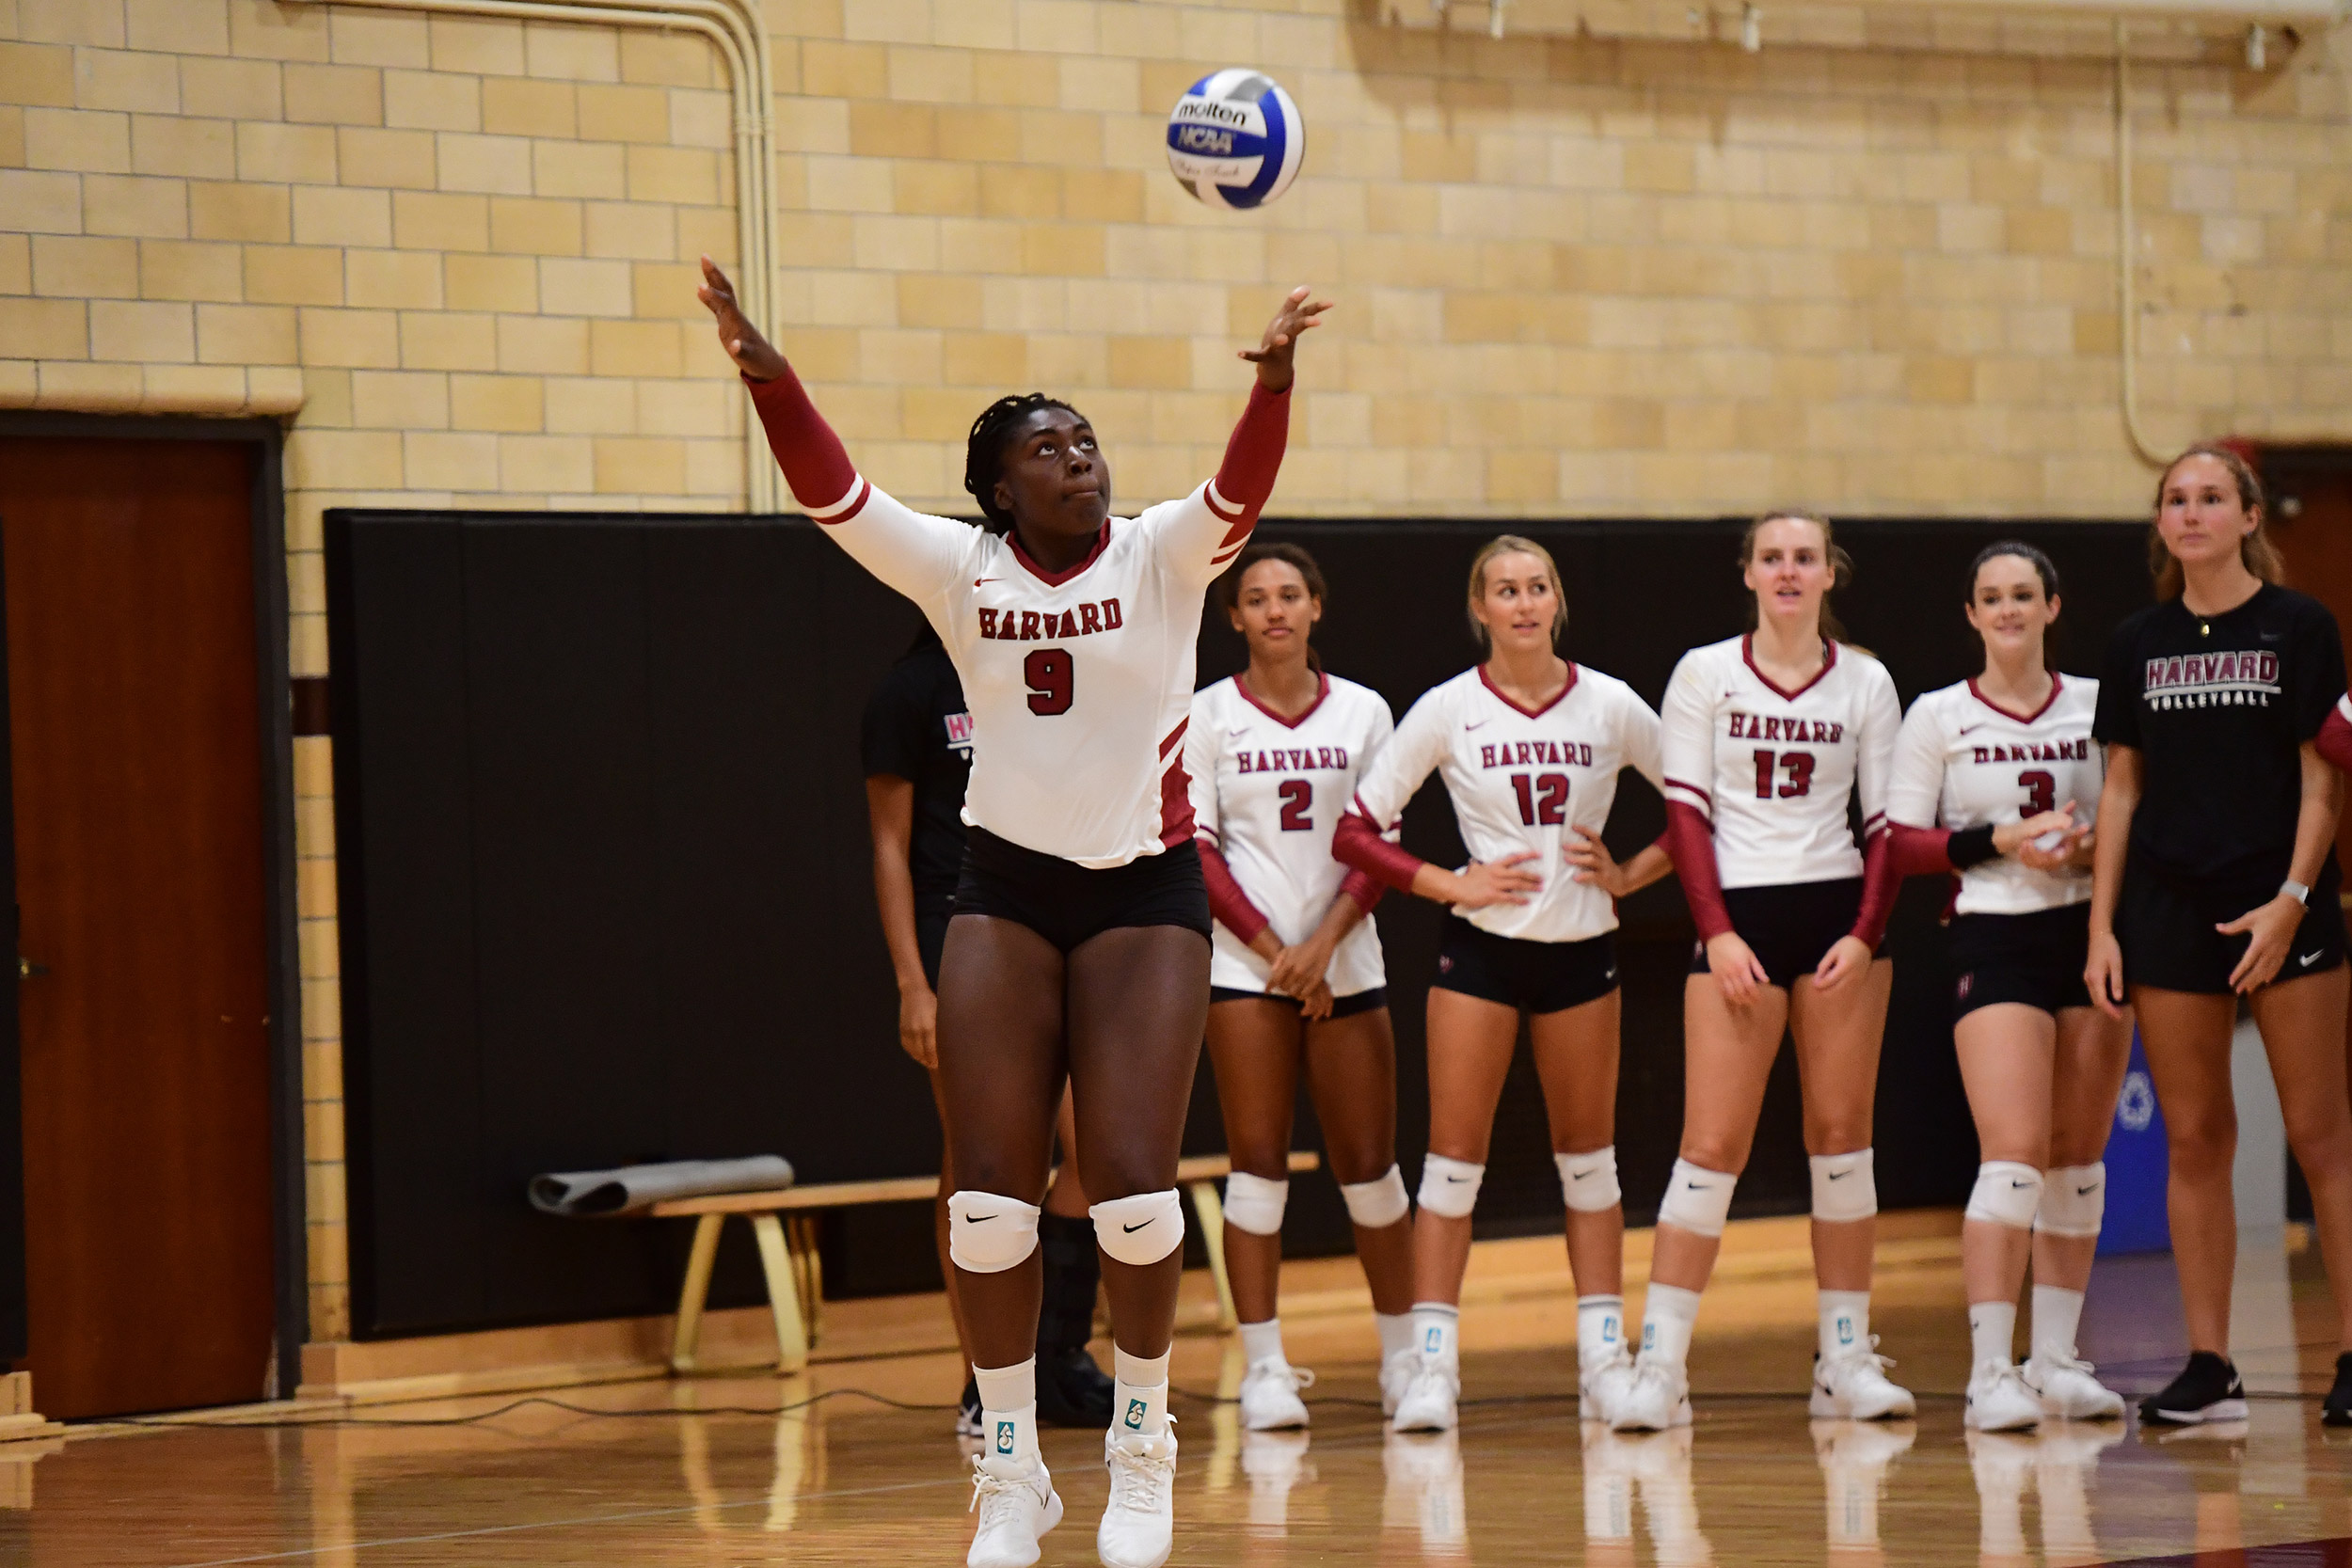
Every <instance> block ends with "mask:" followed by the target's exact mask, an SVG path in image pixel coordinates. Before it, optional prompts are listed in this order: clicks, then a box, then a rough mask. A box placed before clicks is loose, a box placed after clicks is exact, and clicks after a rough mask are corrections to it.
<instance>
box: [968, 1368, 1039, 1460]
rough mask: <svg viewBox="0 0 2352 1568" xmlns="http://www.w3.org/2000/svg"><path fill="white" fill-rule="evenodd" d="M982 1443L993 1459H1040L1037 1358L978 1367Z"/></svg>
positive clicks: (975, 1376) (975, 1373)
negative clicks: (1008, 1365)
mask: <svg viewBox="0 0 2352 1568" xmlns="http://www.w3.org/2000/svg"><path fill="white" fill-rule="evenodd" d="M972 1381H973V1382H974V1383H976V1384H977V1385H979V1390H980V1413H981V1414H980V1432H981V1440H982V1441H983V1442H985V1443H986V1444H987V1446H988V1456H989V1457H990V1458H991V1459H1009V1460H1013V1461H1015V1462H1017V1463H1022V1464H1034V1463H1036V1460H1037V1357H1036V1356H1034V1355H1032V1356H1030V1357H1029V1358H1028V1359H1027V1360H1026V1361H1024V1362H1022V1363H1021V1364H1020V1365H1018V1366H1013V1367H975V1368H973V1369H972Z"/></svg>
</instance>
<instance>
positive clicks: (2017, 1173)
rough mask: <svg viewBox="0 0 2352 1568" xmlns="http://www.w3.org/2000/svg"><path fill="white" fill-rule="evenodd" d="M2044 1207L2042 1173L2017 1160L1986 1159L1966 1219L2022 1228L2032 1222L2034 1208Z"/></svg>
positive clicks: (1980, 1170)
mask: <svg viewBox="0 0 2352 1568" xmlns="http://www.w3.org/2000/svg"><path fill="white" fill-rule="evenodd" d="M2041 1207H2042V1173H2041V1172H2040V1171H2038V1170H2036V1169H2034V1168H2033V1167H2032V1166H2031V1165H2027V1164H2019V1163H2018V1162H2017V1161H2015V1160H1987V1161H1986V1162H1985V1163H1984V1164H1981V1165H1979V1166H1978V1167H1977V1185H1976V1188H1975V1190H1973V1191H1972V1192H1970V1193H1969V1195H1968V1212H1967V1216H1966V1217H1967V1218H1969V1219H1972V1220H1991V1221H1992V1222H1993V1223H1994V1225H2006V1226H2009V1227H2012V1228H2014V1229H2018V1230H2023V1229H2025V1228H2026V1227H2027V1226H2029V1225H2031V1224H2033V1216H2034V1211H2035V1210H2037V1209H2039V1208H2041Z"/></svg>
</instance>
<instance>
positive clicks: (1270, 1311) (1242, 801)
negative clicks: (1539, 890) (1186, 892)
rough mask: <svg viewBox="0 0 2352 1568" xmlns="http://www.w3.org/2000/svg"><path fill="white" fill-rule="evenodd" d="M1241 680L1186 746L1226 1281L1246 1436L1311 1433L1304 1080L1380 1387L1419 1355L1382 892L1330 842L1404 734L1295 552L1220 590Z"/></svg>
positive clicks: (1301, 553)
mask: <svg viewBox="0 0 2352 1568" xmlns="http://www.w3.org/2000/svg"><path fill="white" fill-rule="evenodd" d="M1224 587H1225V599H1226V605H1225V609H1226V613H1227V614H1228V615H1229V616H1230V617H1231V618H1232V623H1233V628H1234V629H1235V630H1236V631H1238V632H1240V633H1241V634H1242V636H1243V638H1244V639H1245V640H1247V641H1248V644H1249V668H1248V670H1247V671H1245V672H1244V673H1241V674H1238V675H1235V676H1233V677H1232V679H1230V680H1221V681H1218V682H1216V684H1215V685H1213V686H1209V687H1205V688H1203V689H1201V690H1200V692H1199V693H1197V694H1196V695H1195V696H1194V697H1193V699H1192V727H1191V728H1190V729H1188V730H1186V731H1185V732H1184V770H1185V771H1186V772H1187V773H1189V774H1190V775H1191V776H1192V807H1193V819H1194V823H1195V828H1196V832H1198V833H1199V834H1200V839H1199V843H1200V865H1201V870H1202V871H1203V872H1204V873H1205V874H1206V876H1207V878H1208V883H1209V908H1210V910H1211V911H1212V912H1213V913H1215V915H1216V932H1215V933H1214V935H1213V938H1212V941H1213V942H1214V944H1215V947H1214V952H1213V954H1212V956H1211V958H1210V960H1209V980H1210V985H1211V990H1210V992H1209V1059H1210V1061H1211V1062H1212V1063H1214V1064H1215V1065H1216V1096H1217V1102H1218V1105H1219V1106H1220V1107H1221V1108H1222V1110H1223V1111H1224V1114H1225V1147H1226V1148H1227V1149H1228V1150H1230V1151H1231V1152H1232V1160H1233V1172H1232V1175H1231V1176H1229V1177H1227V1178H1226V1179H1225V1266H1226V1269H1227V1272H1228V1274H1229V1275H1230V1276H1231V1278H1232V1287H1233V1307H1234V1310H1235V1312H1236V1313H1237V1314H1238V1315H1239V1317H1240V1320H1241V1341H1242V1350H1243V1354H1245V1355H1246V1356H1247V1357H1248V1370H1246V1371H1245V1372H1244V1373H1243V1374H1242V1380H1241V1423H1242V1425H1243V1426H1244V1427H1245V1428H1248V1430H1250V1431H1253V1432H1263V1431H1268V1430H1272V1429H1276V1428H1281V1427H1301V1426H1305V1425H1306V1424H1307V1407H1306V1405H1305V1404H1304V1403H1303V1402H1300V1400H1299V1398H1298V1390H1299V1389H1300V1387H1302V1386H1304V1385H1305V1383H1306V1381H1307V1379H1306V1377H1305V1375H1304V1374H1301V1373H1297V1372H1295V1371H1293V1370H1292V1369H1291V1365H1290V1360H1289V1358H1288V1357H1287V1356H1285V1355H1284V1354H1282V1324H1281V1322H1280V1320H1279V1319H1278V1318H1277V1317H1276V1316H1275V1295H1276V1285H1277V1282H1278V1280H1279V1276H1280V1273H1281V1267H1282V1211H1283V1207H1284V1206H1285V1205H1286V1204H1287V1203H1288V1202H1289V1199H1290V1180H1289V1164H1288V1162H1289V1155H1290V1144H1291V1111H1292V1107H1293V1106H1295V1104H1296V1103H1297V1101H1298V1077H1299V1071H1300V1069H1301V1067H1302V1066H1303V1067H1304V1069H1305V1070H1306V1074H1307V1080H1308V1083H1309V1085H1311V1088H1312V1090H1313V1092H1314V1097H1315V1117H1316V1119H1317V1120H1318V1121H1320V1122H1321V1123H1322V1126H1323V1137H1324V1148H1325V1150H1326V1153H1327V1158H1328V1159H1329V1160H1330V1162H1331V1173H1332V1175H1334V1176H1335V1177H1337V1178H1338V1179H1339V1182H1340V1196H1341V1197H1342V1198H1343V1199H1344V1200H1345V1201H1346V1204H1347V1214H1348V1218H1349V1219H1351V1220H1353V1221H1354V1222H1355V1227H1356V1254H1357V1256H1358V1257H1359V1259H1362V1261H1363V1265H1364V1278H1365V1281H1366V1283H1368V1284H1369V1285H1370V1286H1371V1287H1372V1308H1373V1312H1374V1315H1375V1321H1376V1323H1378V1325H1379V1332H1380V1351H1381V1382H1382V1387H1383V1388H1384V1389H1387V1388H1389V1387H1390V1386H1391V1382H1392V1381H1393V1380H1395V1379H1396V1378H1397V1377H1398V1376H1399V1375H1400V1374H1399V1373H1398V1372H1397V1370H1396V1369H1398V1368H1400V1367H1401V1366H1402V1365H1403V1363H1404V1361H1405V1359H1406V1357H1408V1356H1409V1355H1410V1354H1411V1347H1412V1320H1411V1318H1410V1317H1409V1316H1407V1308H1408V1307H1410V1306H1411V1304H1412V1289H1413V1281H1412V1271H1413V1241H1412V1230H1411V1227H1409V1226H1408V1225H1407V1224H1406V1215H1407V1213H1408V1212H1409V1211H1410V1208H1411V1205H1410V1204H1409V1203H1408V1202H1407V1201H1406V1196H1405V1180H1404V1178H1403V1177H1402V1176H1401V1175H1399V1174H1398V1171H1397V1168H1396V1037H1395V1034H1394V1032H1393V1031H1392V1030H1391V1028H1390V1026H1389V999H1388V993H1387V991H1386V990H1383V989H1382V988H1383V983H1384V981H1385V980H1386V978H1387V974H1386V971H1385V970H1384V969H1383V967H1382V964H1381V958H1380V938H1379V934H1378V933H1377V932H1376V931H1375V930H1374V928H1373V924H1372V921H1371V920H1370V919H1369V918H1368V917H1369V915H1370V913H1371V911H1372V907H1373V905H1374V904H1375V903H1377V902H1378V901H1379V897H1380V886H1379V884H1378V883H1376V882H1375V881H1373V880H1372V879H1370V878H1368V877H1366V876H1364V875H1363V874H1362V873H1360V872H1349V871H1346V869H1345V868H1344V867H1343V866H1342V865H1341V864H1340V863H1338V862H1337V861H1335V860H1333V859H1332V858H1331V833H1332V830H1333V829H1334V828H1335V827H1336V826H1337V825H1338V823H1339V819H1340V814H1341V813H1342V812H1343V811H1345V810H1346V809H1347V802H1348V799H1349V797H1351V796H1352V795H1354V794H1355V792H1356V782H1357V779H1358V776H1359V774H1360V773H1361V772H1362V771H1363V768H1364V764H1365V761H1366V759H1367V758H1369V757H1371V756H1372V755H1373V754H1374V753H1375V752H1378V751H1379V749H1380V747H1381V745H1382V744H1383V743H1384V742H1386V741H1387V739H1388V738H1389V733H1390V731H1391V729H1393V728H1394V721H1392V720H1391V718H1390V717H1389V705H1388V701H1387V699H1385V698H1383V697H1382V696H1381V695H1380V694H1379V693H1378V692H1376V691H1374V690H1372V689H1370V688H1368V687H1362V686H1358V685H1357V684H1356V683H1355V682H1353V681H1345V680H1340V679H1337V678H1335V677H1333V676H1330V675H1327V674H1326V673H1324V672H1323V667H1322V664H1321V662H1320V661H1319V660H1318V659H1316V657H1314V653H1313V650H1312V649H1311V646H1310V645H1309V641H1308V639H1309V637H1310V636H1311V634H1312V632H1313V630H1314V627H1315V624H1316V623H1317V622H1318V621H1320V620H1321V619H1322V617H1323V605H1324V585H1323V573H1322V571H1321V570H1320V569H1319V568H1318V567H1317V566H1316V565H1315V561H1314V557H1313V556H1311V555H1310V554H1308V553H1307V552H1306V551H1305V550H1303V549H1301V548H1299V547H1298V546H1296V545H1251V546H1249V547H1248V549H1246V550H1244V551H1243V552H1242V555H1241V560H1240V562H1239V563H1238V568H1237V570H1236V571H1235V572H1234V573H1232V575H1231V576H1229V577H1227V578H1225V579H1224Z"/></svg>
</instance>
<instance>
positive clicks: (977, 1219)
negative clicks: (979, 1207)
mask: <svg viewBox="0 0 2352 1568" xmlns="http://www.w3.org/2000/svg"><path fill="white" fill-rule="evenodd" d="M995 1217H996V1216H995V1215H993V1214H966V1215H964V1216H963V1223H964V1224H966V1225H986V1224H987V1223H988V1222H989V1221H991V1220H993V1219H994V1218H995Z"/></svg>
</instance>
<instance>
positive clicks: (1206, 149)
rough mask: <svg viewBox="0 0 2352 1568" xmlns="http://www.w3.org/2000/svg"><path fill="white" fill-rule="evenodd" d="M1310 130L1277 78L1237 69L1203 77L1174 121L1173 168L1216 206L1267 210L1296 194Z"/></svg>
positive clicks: (1183, 100) (1188, 186) (1189, 90)
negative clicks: (1289, 192)
mask: <svg viewBox="0 0 2352 1568" xmlns="http://www.w3.org/2000/svg"><path fill="white" fill-rule="evenodd" d="M1306 154H1307V127H1306V125H1305V124H1304V123H1302V122H1301V121H1300V119H1299V118H1298V105H1297V104H1295V103H1292V102H1291V95H1290V94H1289V93H1287V92H1284V91H1283V90H1282V88H1281V87H1280V86H1279V84H1278V83H1277V82H1276V81H1275V80H1274V78H1273V77H1271V76H1268V75H1266V74H1265V73H1264V72H1263V71H1251V70H1248V69H1247V68H1246V67H1235V68H1234V69H1232V70H1230V71H1217V72H1216V73H1214V74H1213V75H1208V76H1203V77H1201V78H1200V80H1199V81H1198V82H1195V83H1194V84H1193V85H1192V86H1191V87H1189V88H1187V89H1186V90H1185V92H1184V97H1182V98H1180V99H1178V100H1177V101H1176V107H1175V108H1173V109H1171V110H1169V111H1168V167H1169V168H1170V169H1173V170H1174V171H1175V174H1176V179H1177V181H1178V182H1179V183H1181V184H1182V185H1183V186H1184V189H1186V190H1188V191H1190V192H1191V193H1192V194H1193V195H1194V196H1195V197H1197V198H1200V200H1202V201H1205V202H1207V203H1208V204H1209V205H1210V206H1212V207H1263V206H1264V205H1265V204H1266V203H1267V202H1269V201H1272V200H1273V199H1274V198H1276V197H1278V196H1280V195H1281V194H1282V193H1283V192H1284V191H1286V190H1289V189H1290V188H1291V182H1292V181H1293V180H1295V179H1296V178H1298V166H1299V164H1300V162H1301V161H1302V160H1303V159H1304V158H1305V157H1306Z"/></svg>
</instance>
